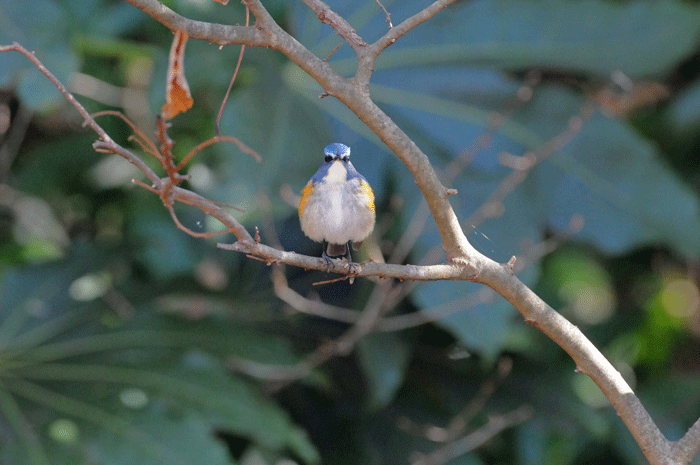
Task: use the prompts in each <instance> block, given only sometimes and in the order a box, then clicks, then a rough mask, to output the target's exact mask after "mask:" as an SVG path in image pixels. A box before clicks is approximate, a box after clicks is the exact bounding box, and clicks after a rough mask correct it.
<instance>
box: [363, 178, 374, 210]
mask: <svg viewBox="0 0 700 465" xmlns="http://www.w3.org/2000/svg"><path fill="white" fill-rule="evenodd" d="M360 189H362V192H363V193H365V194H366V195H367V197H369V201H368V202H367V206H368V207H369V208H370V209H371V210H372V211H374V192H373V191H372V188H371V187H369V184H368V183H367V182H366V181H362V184H361V185H360Z"/></svg>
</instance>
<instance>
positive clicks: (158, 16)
mask: <svg viewBox="0 0 700 465" xmlns="http://www.w3.org/2000/svg"><path fill="white" fill-rule="evenodd" d="M126 1H127V2H129V3H131V4H132V5H134V6H135V7H136V8H138V9H139V10H141V11H143V12H144V13H147V14H148V15H150V16H151V17H152V18H153V19H155V20H156V21H158V22H159V23H161V24H163V25H164V26H165V27H167V28H168V29H170V30H171V31H177V30H178V29H181V30H183V31H185V32H186V33H187V35H188V36H189V37H191V38H194V39H202V40H207V41H209V42H216V43H217V44H219V45H227V44H246V45H250V46H252V47H271V46H272V43H271V42H272V37H271V36H270V35H268V34H265V33H264V32H262V31H261V30H260V29H259V28H256V27H255V26H228V25H225V24H217V23H207V22H204V21H196V20H193V19H189V18H185V17H183V16H180V15H179V14H177V13H175V12H174V11H173V10H171V9H170V8H168V7H167V6H165V5H163V4H162V3H161V2H159V1H158V0H126Z"/></svg>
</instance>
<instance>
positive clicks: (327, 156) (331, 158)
mask: <svg viewBox="0 0 700 465" xmlns="http://www.w3.org/2000/svg"><path fill="white" fill-rule="evenodd" d="M331 160H333V157H332V156H330V155H326V163H328V162H329V161H331Z"/></svg>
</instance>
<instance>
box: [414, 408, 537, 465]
mask: <svg viewBox="0 0 700 465" xmlns="http://www.w3.org/2000/svg"><path fill="white" fill-rule="evenodd" d="M532 414H533V409H532V407H530V406H529V405H523V406H522V407H518V408H517V409H515V410H512V411H510V412H508V413H504V414H503V415H495V416H492V417H491V418H489V421H488V422H487V423H486V424H485V425H484V426H482V427H481V428H479V429H478V430H476V431H474V432H473V433H471V434H468V435H467V436H465V437H463V438H462V439H458V440H455V441H453V442H450V443H449V444H445V445H444V446H441V447H439V448H438V449H437V450H435V451H434V452H431V453H430V454H428V455H425V456H422V457H418V458H417V459H416V460H413V461H412V462H411V464H412V465H440V464H443V463H446V462H448V461H450V460H452V459H455V458H457V457H459V456H461V455H464V454H466V453H467V452H469V451H471V450H474V449H476V448H477V447H480V446H481V445H483V444H485V443H486V442H487V441H488V440H490V439H491V438H493V437H494V436H496V435H497V434H499V433H501V431H503V430H506V429H508V428H512V427H513V426H515V425H518V424H520V423H522V422H524V421H526V420H528V419H529V418H530V417H532Z"/></svg>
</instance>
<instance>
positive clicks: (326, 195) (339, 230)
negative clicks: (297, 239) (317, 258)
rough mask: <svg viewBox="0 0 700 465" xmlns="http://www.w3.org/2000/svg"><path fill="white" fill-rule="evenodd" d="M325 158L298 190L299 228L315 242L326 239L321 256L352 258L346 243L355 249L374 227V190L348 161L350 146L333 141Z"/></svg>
mask: <svg viewBox="0 0 700 465" xmlns="http://www.w3.org/2000/svg"><path fill="white" fill-rule="evenodd" d="M323 152H324V154H325V156H326V158H325V161H324V162H323V164H322V165H321V167H320V168H319V169H318V171H316V174H314V175H313V176H312V177H311V180H310V181H309V183H308V184H307V185H306V187H304V189H303V190H302V191H301V202H300V203H299V221H300V222H301V230H302V231H303V232H304V234H306V235H307V236H308V237H309V238H310V239H312V240H314V241H316V242H328V248H327V249H326V250H325V251H324V252H323V258H325V259H329V258H330V257H339V256H341V257H345V258H347V259H348V261H352V257H351V256H350V248H349V247H348V242H350V241H352V245H353V249H355V250H358V249H359V248H360V246H361V245H362V241H363V240H365V239H366V238H367V236H369V234H370V233H371V232H372V229H374V218H375V214H374V192H372V188H371V187H370V186H369V184H368V183H367V180H366V179H365V178H364V176H362V175H361V174H360V173H358V172H357V170H356V169H355V167H354V166H352V163H350V147H348V146H347V145H344V144H339V143H334V144H330V145H328V146H327V147H326V148H325V149H324V150H323Z"/></svg>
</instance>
